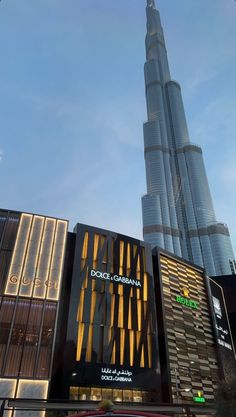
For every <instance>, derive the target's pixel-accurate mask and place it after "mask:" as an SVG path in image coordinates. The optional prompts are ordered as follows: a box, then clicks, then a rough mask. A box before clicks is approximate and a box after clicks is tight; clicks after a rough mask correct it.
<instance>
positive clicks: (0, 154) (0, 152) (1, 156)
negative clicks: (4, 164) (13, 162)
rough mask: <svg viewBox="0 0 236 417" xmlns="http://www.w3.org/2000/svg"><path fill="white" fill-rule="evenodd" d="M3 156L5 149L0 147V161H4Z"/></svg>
mask: <svg viewBox="0 0 236 417" xmlns="http://www.w3.org/2000/svg"><path fill="white" fill-rule="evenodd" d="M2 158H3V151H2V150H1V149H0V162H1V161H2Z"/></svg>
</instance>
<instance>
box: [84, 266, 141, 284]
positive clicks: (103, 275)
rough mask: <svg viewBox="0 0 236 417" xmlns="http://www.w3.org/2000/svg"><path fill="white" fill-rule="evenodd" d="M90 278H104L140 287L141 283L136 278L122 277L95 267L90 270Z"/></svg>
mask: <svg viewBox="0 0 236 417" xmlns="http://www.w3.org/2000/svg"><path fill="white" fill-rule="evenodd" d="M90 278H98V279H105V280H108V281H114V282H117V283H120V284H126V285H132V286H135V287H141V286H142V284H141V282H140V281H139V280H138V279H134V278H130V277H123V276H120V275H116V274H111V273H109V272H101V271H98V270H96V269H91V270H90Z"/></svg>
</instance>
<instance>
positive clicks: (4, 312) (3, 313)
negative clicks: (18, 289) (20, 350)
mask: <svg viewBox="0 0 236 417" xmlns="http://www.w3.org/2000/svg"><path fill="white" fill-rule="evenodd" d="M14 307H15V300H13V299H11V298H4V299H3V302H2V306H1V310H0V374H1V371H2V365H3V360H4V355H5V352H6V346H7V342H8V338H9V334H10V328H11V321H12V316H13V312H14Z"/></svg>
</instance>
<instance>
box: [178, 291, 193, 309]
mask: <svg viewBox="0 0 236 417" xmlns="http://www.w3.org/2000/svg"><path fill="white" fill-rule="evenodd" d="M181 293H182V296H181V295H177V296H176V297H175V300H176V301H177V303H180V304H183V305H185V306H186V307H190V308H193V309H194V310H196V309H197V308H198V303H197V302H196V301H193V300H191V299H190V298H189V289H188V288H186V287H183V288H181Z"/></svg>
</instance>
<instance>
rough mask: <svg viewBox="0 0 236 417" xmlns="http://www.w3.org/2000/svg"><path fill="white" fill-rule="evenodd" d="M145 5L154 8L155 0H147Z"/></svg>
mask: <svg viewBox="0 0 236 417" xmlns="http://www.w3.org/2000/svg"><path fill="white" fill-rule="evenodd" d="M147 6H148V7H152V8H153V9H155V8H156V5H155V0H147Z"/></svg>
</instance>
